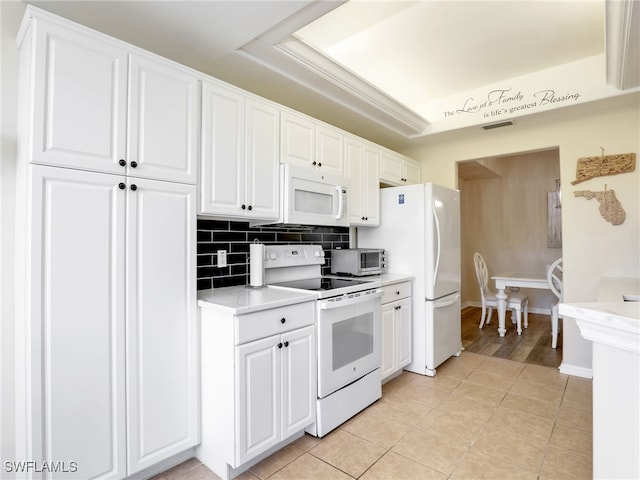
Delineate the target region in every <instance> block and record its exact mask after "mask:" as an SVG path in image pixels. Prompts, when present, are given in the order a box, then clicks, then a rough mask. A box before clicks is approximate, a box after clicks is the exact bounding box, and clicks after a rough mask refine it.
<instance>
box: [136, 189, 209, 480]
mask: <svg viewBox="0 0 640 480" xmlns="http://www.w3.org/2000/svg"><path fill="white" fill-rule="evenodd" d="M127 182H128V185H129V188H128V205H127V210H128V212H127V221H128V222H127V332H126V333H127V352H126V356H127V398H128V401H127V405H128V415H127V432H128V474H129V475H131V474H133V473H135V472H138V471H140V470H142V469H143V468H146V467H149V466H151V465H153V464H155V463H157V462H159V461H161V460H164V459H165V458H168V457H170V456H171V455H174V454H177V453H179V452H182V451H184V450H186V449H187V448H189V447H192V446H194V445H195V444H196V443H197V442H198V421H199V418H198V397H197V394H198V388H197V385H198V374H197V373H198V372H197V361H198V357H197V352H198V348H197V319H196V314H197V310H196V308H197V307H196V215H195V198H196V187H195V186H193V185H185V184H178V183H170V182H160V181H155V180H146V179H134V178H129V179H128V181H127ZM134 185H135V186H136V190H135V191H134V190H133V189H132V187H133V186H134Z"/></svg>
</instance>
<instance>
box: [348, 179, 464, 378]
mask: <svg viewBox="0 0 640 480" xmlns="http://www.w3.org/2000/svg"><path fill="white" fill-rule="evenodd" d="M357 243H358V247H374V248H384V249H385V251H386V254H385V257H386V271H387V273H399V274H411V275H413V276H414V281H413V299H412V309H413V311H412V313H413V318H412V360H411V363H410V364H409V365H408V366H407V367H405V370H409V371H411V372H415V373H419V374H422V375H429V376H434V375H435V374H436V367H437V366H438V365H440V364H441V363H443V362H444V361H445V360H447V359H448V358H450V357H451V356H453V355H456V356H457V355H460V351H461V349H462V341H461V332H460V193H459V192H458V191H457V190H451V189H449V188H445V187H442V186H440V185H436V184H433V183H426V184H419V185H407V186H401V187H392V188H383V189H382V190H381V191H380V226H379V227H376V228H366V227H365V228H359V229H358V236H357Z"/></svg>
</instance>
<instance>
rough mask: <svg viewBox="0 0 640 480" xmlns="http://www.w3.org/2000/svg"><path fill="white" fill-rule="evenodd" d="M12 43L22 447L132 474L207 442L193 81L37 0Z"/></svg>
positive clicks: (76, 470) (92, 470) (97, 469)
mask: <svg viewBox="0 0 640 480" xmlns="http://www.w3.org/2000/svg"><path fill="white" fill-rule="evenodd" d="M18 42H19V43H18V45H19V48H20V87H21V91H20V98H19V102H20V109H19V111H20V119H19V122H20V134H19V156H20V159H19V164H18V174H17V182H18V183H17V195H18V197H17V205H18V213H17V218H18V219H19V220H18V225H17V232H16V234H17V243H16V245H17V249H18V252H17V262H18V264H17V268H16V272H17V278H16V290H17V292H18V293H17V303H16V313H17V321H16V330H17V340H18V344H17V345H16V351H17V358H16V364H17V368H18V372H17V375H16V378H17V382H18V385H16V390H17V401H16V408H17V409H18V411H17V418H16V430H17V432H18V433H17V439H16V440H17V442H16V443H17V449H16V450H17V454H18V457H20V458H19V460H30V461H34V462H36V465H37V466H38V467H40V468H42V466H43V465H45V464H47V462H49V463H48V464H53V462H61V463H58V464H57V465H58V468H59V469H61V470H59V471H58V473H54V474H53V475H52V477H53V478H56V477H58V475H60V476H63V477H64V478H83V479H86V478H124V477H127V476H131V475H133V474H135V473H137V472H141V471H143V470H145V469H147V468H149V467H152V466H153V465H155V464H157V463H159V462H162V461H163V460H166V459H168V458H170V457H172V456H174V455H177V454H180V453H181V452H184V451H186V450H188V449H190V448H191V447H193V446H194V445H195V444H196V443H197V442H198V439H199V429H198V410H199V405H198V387H197V385H198V382H197V378H198V377H197V376H198V367H197V365H198V362H197V359H198V357H197V354H198V346H197V317H196V314H197V311H196V308H197V307H196V285H195V282H196V270H195V269H196V238H195V237H196V223H195V222H196V207H197V205H196V200H197V199H196V187H195V182H196V168H197V161H196V156H197V153H198V120H199V92H198V88H199V82H198V79H197V78H196V77H195V75H194V74H192V72H191V71H189V70H188V69H185V68H183V67H180V66H177V65H175V64H173V63H171V62H168V61H166V60H163V59H160V58H158V57H155V56H153V55H150V54H148V53H146V52H144V51H142V50H139V49H135V48H133V47H129V46H127V45H126V44H124V43H121V42H118V41H116V40H114V39H111V38H110V37H107V36H104V35H101V34H98V33H97V32H94V31H92V30H90V29H87V28H84V27H81V26H79V25H76V24H74V23H72V22H68V21H66V20H63V19H60V18H59V17H56V16H54V15H50V14H47V13H46V12H43V11H41V10H39V9H36V8H33V7H27V12H26V14H25V19H24V22H23V25H22V27H21V31H20V34H19V37H18ZM32 474H33V476H34V477H35V476H37V475H36V473H35V472H32ZM38 475H40V476H42V475H45V476H47V477H48V474H42V473H39V474H38Z"/></svg>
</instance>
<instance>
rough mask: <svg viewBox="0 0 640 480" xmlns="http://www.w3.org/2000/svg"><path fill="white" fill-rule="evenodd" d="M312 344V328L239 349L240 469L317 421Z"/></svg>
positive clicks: (313, 336)
mask: <svg viewBox="0 0 640 480" xmlns="http://www.w3.org/2000/svg"><path fill="white" fill-rule="evenodd" d="M314 339H315V335H314V327H312V326H311V327H305V328H301V329H297V330H293V331H291V332H288V333H286V334H283V335H274V336H271V337H267V338H265V339H261V340H257V341H255V342H250V343H247V344H244V345H240V346H238V347H237V359H238V370H237V375H238V377H237V379H236V382H237V386H238V405H239V406H238V419H237V421H238V423H239V426H240V428H239V429H238V436H237V438H236V441H237V442H238V445H237V463H238V465H241V464H243V463H245V462H247V461H249V460H251V459H252V458H254V457H256V456H257V455H259V454H260V453H262V452H264V451H266V450H267V449H269V448H270V447H273V446H274V445H276V444H278V443H279V442H280V441H282V440H284V439H286V438H288V437H290V436H291V435H293V434H295V433H296V432H300V431H302V430H304V428H305V427H307V426H308V425H310V424H312V423H313V422H314V420H315V402H312V401H310V400H315V397H313V392H314V391H315V389H313V388H312V385H311V383H310V380H309V372H310V371H311V368H312V365H314V357H315V345H314Z"/></svg>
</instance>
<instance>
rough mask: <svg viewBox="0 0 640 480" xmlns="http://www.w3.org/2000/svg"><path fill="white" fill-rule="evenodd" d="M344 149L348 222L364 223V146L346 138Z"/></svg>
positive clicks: (353, 223) (352, 223) (354, 223)
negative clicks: (347, 187) (347, 183)
mask: <svg viewBox="0 0 640 480" xmlns="http://www.w3.org/2000/svg"><path fill="white" fill-rule="evenodd" d="M345 151H346V155H345V176H346V177H347V178H348V179H349V223H350V224H351V225H366V221H365V214H366V213H365V211H366V205H364V201H365V195H366V194H365V190H366V184H365V182H366V179H365V178H364V176H363V175H362V172H363V169H364V146H363V144H362V143H361V142H358V141H357V140H353V139H347V140H346V144H345ZM377 181H378V179H377V178H376V182H377Z"/></svg>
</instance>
